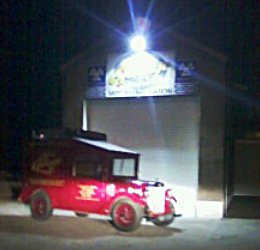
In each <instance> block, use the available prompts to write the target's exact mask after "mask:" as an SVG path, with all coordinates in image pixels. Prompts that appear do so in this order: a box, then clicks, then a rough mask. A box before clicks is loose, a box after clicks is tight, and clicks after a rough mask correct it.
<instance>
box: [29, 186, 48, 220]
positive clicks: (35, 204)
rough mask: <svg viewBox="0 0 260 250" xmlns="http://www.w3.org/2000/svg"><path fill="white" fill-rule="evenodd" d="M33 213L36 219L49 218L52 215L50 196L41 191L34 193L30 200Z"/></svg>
mask: <svg viewBox="0 0 260 250" xmlns="http://www.w3.org/2000/svg"><path fill="white" fill-rule="evenodd" d="M30 209H31V215H32V217H33V218H34V219H36V220H47V219H48V218H49V217H50V216H51V215H52V208H51V202H50V198H49V196H48V195H47V194H46V193H45V192H43V191H39V192H36V193H35V194H33V195H32V197H31V200H30Z"/></svg>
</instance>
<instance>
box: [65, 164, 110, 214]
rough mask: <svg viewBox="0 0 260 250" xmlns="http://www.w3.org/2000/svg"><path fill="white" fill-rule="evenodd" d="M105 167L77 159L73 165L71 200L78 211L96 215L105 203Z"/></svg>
mask: <svg viewBox="0 0 260 250" xmlns="http://www.w3.org/2000/svg"><path fill="white" fill-rule="evenodd" d="M102 169H103V166H102V164H101V163H99V162H91V161H88V160H85V159H77V160H76V161H75V163H74V165H73V178H72V182H71V190H70V192H69V193H70V196H71V197H70V198H71V201H72V204H73V207H74V209H75V210H77V211H82V212H90V213H95V212H98V211H99V210H100V208H101V207H102V205H103V203H104V201H105V185H104V183H103V182H102Z"/></svg>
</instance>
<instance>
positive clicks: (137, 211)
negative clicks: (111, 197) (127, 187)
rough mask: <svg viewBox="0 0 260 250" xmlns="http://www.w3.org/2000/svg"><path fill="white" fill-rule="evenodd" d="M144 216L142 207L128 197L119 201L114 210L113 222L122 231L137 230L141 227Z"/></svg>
mask: <svg viewBox="0 0 260 250" xmlns="http://www.w3.org/2000/svg"><path fill="white" fill-rule="evenodd" d="M142 217H143V212H142V209H141V207H140V206H139V205H137V204H135V203H134V202H132V201H131V200H128V199H123V200H120V201H118V202H117V203H116V204H115V205H114V207H113V210H112V224H113V225H114V227H115V228H117V229H118V230H120V231H125V232H131V231H133V230H135V229H136V228H138V227H139V225H140V223H141V220H142Z"/></svg>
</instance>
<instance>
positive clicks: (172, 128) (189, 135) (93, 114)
mask: <svg viewBox="0 0 260 250" xmlns="http://www.w3.org/2000/svg"><path fill="white" fill-rule="evenodd" d="M199 107H200V105H199V98H198V97H177V98H176V97H175V98H173V97H171V98H168V97H161V98H135V99H134V98H130V99H105V100H92V101H89V103H88V119H89V128H90V129H91V130H96V131H101V132H105V133H107V135H108V140H109V142H112V143H116V144H119V145H122V146H125V147H129V148H131V149H133V150H135V151H138V152H140V153H141V161H140V166H141V168H140V177H141V179H145V180H160V181H163V182H165V183H167V184H168V185H170V186H172V187H173V190H174V193H175V194H176V196H177V199H178V200H179V202H178V205H177V210H178V211H177V212H180V213H183V215H184V216H193V215H195V203H196V194H197V185H198V154H199V119H200V108H199Z"/></svg>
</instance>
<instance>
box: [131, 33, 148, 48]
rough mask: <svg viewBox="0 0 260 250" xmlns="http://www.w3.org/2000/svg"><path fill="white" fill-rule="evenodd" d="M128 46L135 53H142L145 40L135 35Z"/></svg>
mask: <svg viewBox="0 0 260 250" xmlns="http://www.w3.org/2000/svg"><path fill="white" fill-rule="evenodd" d="M130 46H131V49H132V50H133V51H135V52H140V51H144V50H145V49H146V40H145V38H144V37H143V36H142V35H136V36H134V37H133V38H132V39H131V41H130Z"/></svg>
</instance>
